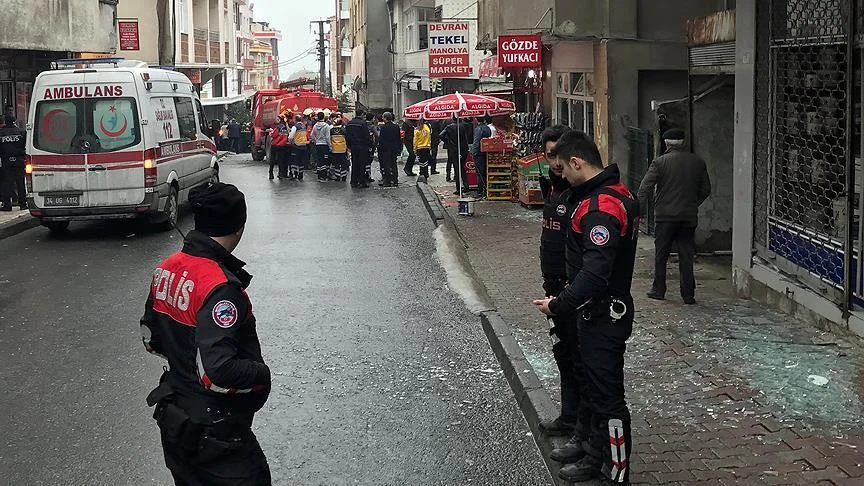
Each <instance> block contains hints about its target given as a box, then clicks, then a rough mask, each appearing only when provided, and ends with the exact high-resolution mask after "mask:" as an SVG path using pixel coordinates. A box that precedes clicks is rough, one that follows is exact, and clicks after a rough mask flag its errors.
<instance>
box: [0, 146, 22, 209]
mask: <svg viewBox="0 0 864 486" xmlns="http://www.w3.org/2000/svg"><path fill="white" fill-rule="evenodd" d="M2 164H3V167H2V168H0V202H2V204H3V207H4V208H11V207H12V198H13V197H14V198H15V199H16V202H17V204H18V206H19V207H23V206H24V205H25V204H26V203H27V185H26V184H25V181H24V178H25V175H24V161H23V160H21V161H19V160H18V159H17V158H16V159H15V160H9V159H3V161H2Z"/></svg>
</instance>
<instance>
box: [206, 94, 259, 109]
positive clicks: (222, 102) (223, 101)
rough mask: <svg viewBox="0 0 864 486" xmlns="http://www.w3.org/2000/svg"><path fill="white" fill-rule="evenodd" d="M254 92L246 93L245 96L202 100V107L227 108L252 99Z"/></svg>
mask: <svg viewBox="0 0 864 486" xmlns="http://www.w3.org/2000/svg"><path fill="white" fill-rule="evenodd" d="M254 94H255V92H254V91H246V92H245V93H243V94H239V95H235V96H221V97H219V98H202V99H201V105H202V106H227V105H233V104H234V103H239V102H241V101H246V100H247V99H248V98H251V97H252V95H254Z"/></svg>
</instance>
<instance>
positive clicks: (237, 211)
mask: <svg viewBox="0 0 864 486" xmlns="http://www.w3.org/2000/svg"><path fill="white" fill-rule="evenodd" d="M189 204H190V205H191V206H192V213H193V214H194V215H195V229H196V230H198V231H200V232H202V233H204V234H206V235H207V236H226V235H230V234H231V233H236V232H238V231H240V228H242V227H243V225H245V224H246V198H245V197H244V196H243V193H242V192H240V190H239V189H237V187H236V186H234V185H232V184H223V183H221V182H215V183H209V184H206V185H203V186H198V187H196V188H194V189H192V190H191V191H190V192H189Z"/></svg>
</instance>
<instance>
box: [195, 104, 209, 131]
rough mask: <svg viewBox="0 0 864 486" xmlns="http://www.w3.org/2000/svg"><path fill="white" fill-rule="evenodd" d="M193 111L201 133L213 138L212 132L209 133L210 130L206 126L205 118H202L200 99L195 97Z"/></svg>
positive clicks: (202, 108)
mask: <svg viewBox="0 0 864 486" xmlns="http://www.w3.org/2000/svg"><path fill="white" fill-rule="evenodd" d="M195 112H196V113H197V114H198V125H199V126H200V127H201V133H203V134H204V135H205V136H207V137H208V138H213V134H212V133H209V132H210V130H209V128H208V126H207V120H206V119H205V118H204V107H203V106H201V101H200V100H198V99H197V98H196V99H195Z"/></svg>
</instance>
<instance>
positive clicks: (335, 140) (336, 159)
mask: <svg viewBox="0 0 864 486" xmlns="http://www.w3.org/2000/svg"><path fill="white" fill-rule="evenodd" d="M333 123H334V124H333V126H332V127H330V178H331V179H333V180H334V181H342V182H344V181H345V180H346V179H347V178H348V144H347V143H346V142H345V127H344V126H343V125H342V119H341V118H336V119H335V120H334V122H333Z"/></svg>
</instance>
